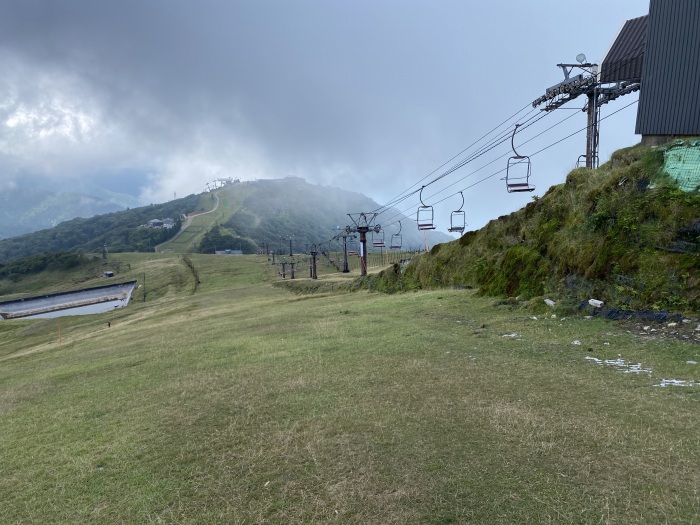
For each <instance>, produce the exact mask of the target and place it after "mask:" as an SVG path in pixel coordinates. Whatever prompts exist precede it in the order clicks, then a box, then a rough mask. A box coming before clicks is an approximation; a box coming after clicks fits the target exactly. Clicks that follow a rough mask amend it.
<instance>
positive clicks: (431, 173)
mask: <svg viewBox="0 0 700 525" xmlns="http://www.w3.org/2000/svg"><path fill="white" fill-rule="evenodd" d="M529 106H530V104H527V105H525V106H523V107H522V108H521V109H519V110H518V111H516V112H515V113H514V114H513V115H511V116H510V117H508V118H507V119H506V120H504V121H503V122H501V123H500V124H498V125H497V126H496V127H494V128H493V129H492V130H491V131H489V132H487V133H486V134H484V135H482V136H481V137H480V138H479V139H477V140H476V141H474V142H472V143H471V144H470V145H469V146H467V147H466V148H464V149H463V150H462V151H460V152H459V153H457V154H456V155H454V156H453V157H452V158H450V159H448V160H447V161H445V162H444V163H443V164H441V165H440V166H438V167H437V168H435V169H434V170H433V171H431V172H430V173H428V174H427V175H426V176H425V177H423V178H422V179H420V180H419V181H418V182H416V183H414V184H412V185H411V186H409V187H408V189H406V190H404V191H403V192H401V193H399V194H398V195H397V196H396V197H394V198H393V199H391V200H390V201H388V202H387V204H385V205H384V206H381V207H379V208H377V210H374V211H378V210H381V209H382V208H385V207H388V206H392V205H393V203H394V201H396V200H397V199H400V198H401V196H402V195H403V194H404V193H406V192H408V191H410V189H411V188H413V187H414V186H417V185H418V184H420V183H421V182H423V181H424V180H425V179H427V178H428V177H430V176H431V175H433V174H434V173H435V172H436V171H438V170H439V169H441V168H443V167H444V166H445V165H447V164H448V163H450V162H452V161H453V160H454V159H456V158H457V157H459V156H460V155H462V154H464V153H465V152H466V151H468V150H469V149H470V148H472V147H474V146H475V145H476V144H478V143H479V142H481V141H482V140H484V139H485V138H486V137H488V136H489V135H491V134H492V133H493V132H494V131H496V130H498V129H499V128H500V127H501V126H503V125H504V124H506V123H508V122H510V121H511V120H513V119H514V118H515V117H517V116H518V115H520V113H522V112H523V111H525V110H526V109H527V108H528V107H529ZM531 112H532V110H530V112H528V114H529V113H531Z"/></svg>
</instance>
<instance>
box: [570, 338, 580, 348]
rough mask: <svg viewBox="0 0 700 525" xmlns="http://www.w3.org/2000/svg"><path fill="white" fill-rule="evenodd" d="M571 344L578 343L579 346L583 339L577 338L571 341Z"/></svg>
mask: <svg viewBox="0 0 700 525" xmlns="http://www.w3.org/2000/svg"><path fill="white" fill-rule="evenodd" d="M571 344H572V345H577V346H578V345H580V344H581V341H579V340H578V339H576V340H575V341H571Z"/></svg>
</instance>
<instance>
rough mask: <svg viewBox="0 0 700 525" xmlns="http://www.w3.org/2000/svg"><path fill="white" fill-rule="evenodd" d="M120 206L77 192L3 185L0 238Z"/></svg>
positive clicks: (117, 208) (113, 209)
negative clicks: (6, 186) (58, 191)
mask: <svg viewBox="0 0 700 525" xmlns="http://www.w3.org/2000/svg"><path fill="white" fill-rule="evenodd" d="M123 209H124V208H123V207H122V206H119V205H118V204H115V203H113V202H110V201H108V200H104V199H101V198H97V197H91V196H88V195H82V194H80V193H57V192H53V191H48V190H40V189H35V188H20V187H18V188H5V189H3V190H2V191H0V239H6V238H9V237H15V236H17V235H22V234H24V233H30V232H34V231H37V230H43V229H46V228H51V227H53V226H55V225H57V224H59V223H61V222H64V221H67V220H70V219H74V218H76V217H85V218H89V217H93V216H95V215H101V214H104V213H110V212H114V211H119V210H123Z"/></svg>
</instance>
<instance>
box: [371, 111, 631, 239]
mask: <svg viewBox="0 0 700 525" xmlns="http://www.w3.org/2000/svg"><path fill="white" fill-rule="evenodd" d="M638 102H639V101H638V100H634V101H632V102H630V103H629V104H627V105H626V106H623V107H621V108H620V109H618V110H615V111H613V112H612V113H610V114H609V115H606V116H605V117H602V118H601V119H600V120H601V121H603V120H605V119H607V118H610V117H612V116H613V115H615V114H617V113H619V112H620V111H623V110H625V109H627V108H628V107H630V106H632V105H634V104H637V103H638ZM567 118H568V117H567ZM548 129H551V128H548ZM587 129H588V125H586V126H584V127H583V128H581V129H579V130H577V131H574V132H573V133H571V134H569V135H567V136H566V137H563V138H561V139H559V140H557V141H556V142H553V143H551V144H549V145H548V146H545V147H544V148H542V149H539V150H538V151H536V152H534V153H532V154H531V155H530V157H534V156H535V155H538V154H540V153H542V152H543V151H546V150H548V149H549V148H552V147H554V146H556V145H557V144H560V143H561V142H564V141H565V140H567V139H570V138H571V137H573V136H575V135H578V134H579V133H581V132H583V131H586V130H587ZM545 131H548V130H545ZM545 131H543V132H542V133H540V134H539V135H542V134H543V133H545ZM539 135H537V136H539ZM537 136H535V137H532V139H529V140H528V141H526V142H523V144H525V143H527V142H529V141H530V140H533V139H535V138H537ZM508 154H509V153H505V154H503V155H501V157H499V158H497V159H495V160H494V161H492V162H490V163H489V164H493V163H494V162H496V161H497V160H500V159H502V158H503V157H505V156H506V155H508ZM485 166H488V164H487V165H485ZM485 166H483V167H485ZM479 169H481V168H479ZM477 171H478V170H477ZM504 171H506V168H502V169H500V170H498V171H496V172H494V173H491V174H490V175H488V176H486V177H484V178H483V179H479V180H478V181H476V182H474V183H473V184H470V185H469V186H466V187H464V188H462V190H461V191H467V190H469V189H471V188H473V187H474V186H477V185H478V184H481V183H482V182H484V181H487V180H489V179H491V178H493V177H495V176H496V175H500V174H501V173H503V172H504ZM474 173H476V171H474V172H472V173H471V174H470V175H468V176H466V177H463V178H462V179H460V181H459V182H461V181H462V180H464V179H466V178H467V177H469V176H471V175H473V174H474ZM452 185H454V184H452ZM458 193H459V192H457V193H453V194H451V195H448V196H446V197H444V198H442V199H440V200H438V201H435V202H434V204H433V205H436V204H440V203H442V202H444V201H446V200H447V199H449V198H450V197H453V196H455V195H457V194H458ZM435 195H437V194H433V195H431V197H433V196H435ZM411 209H412V208H408V209H406V210H404V211H402V212H400V213H398V214H396V215H394V216H392V217H390V218H389V219H387V222H386V223H385V226H387V227H388V226H391V225H392V224H396V222H390V221H391V220H392V219H394V218H395V217H399V216H404V215H405V214H406V213H407V212H408V211H410V210H411Z"/></svg>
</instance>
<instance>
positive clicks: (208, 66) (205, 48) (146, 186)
mask: <svg viewBox="0 0 700 525" xmlns="http://www.w3.org/2000/svg"><path fill="white" fill-rule="evenodd" d="M647 11H648V0H615V1H614V2H610V1H609V0H590V1H589V2H587V3H585V4H581V3H572V2H569V3H567V2H561V1H555V0H536V1H535V0H533V1H522V0H489V1H488V2H476V1H468V0H460V1H457V0H344V1H340V0H337V1H336V0H246V1H241V0H197V1H194V0H120V1H113V2H107V1H100V0H63V1H60V2H58V1H55V0H22V1H16V2H3V3H2V5H1V6H0V70H1V71H2V75H0V191H2V188H3V187H8V185H11V184H13V183H17V182H18V181H21V180H22V179H25V180H33V181H37V180H42V179H46V180H49V181H52V182H53V183H56V182H59V181H60V182H61V183H62V184H65V187H73V186H75V185H76V184H77V183H79V184H80V185H83V186H85V187H87V186H89V185H103V186H106V187H109V188H110V189H112V190H122V191H126V192H130V193H132V194H134V195H137V196H138V197H139V198H140V199H141V201H142V202H144V203H148V202H162V201H164V200H168V199H170V198H172V196H173V194H174V193H177V195H178V196H184V195H186V194H189V193H199V192H201V191H203V190H204V189H205V184H206V183H207V182H209V181H212V180H214V179H216V178H220V177H235V178H240V179H243V180H253V179H258V178H280V177H286V176H299V177H303V178H305V179H306V180H307V181H309V182H312V183H318V184H325V185H333V186H338V187H341V188H345V189H348V190H353V191H359V192H361V193H364V194H365V195H367V196H369V197H372V198H373V199H375V200H376V201H377V202H379V203H382V204H384V203H387V202H389V201H391V200H392V199H393V198H394V197H396V196H399V195H402V194H403V195H405V194H406V193H405V192H408V193H409V195H410V196H409V197H408V198H407V199H405V200H402V201H401V202H400V203H399V204H398V205H397V206H398V208H399V209H400V210H401V211H406V213H407V214H409V215H414V214H415V208H416V206H417V205H418V204H419V202H418V197H419V195H418V194H411V192H412V191H414V190H415V189H416V188H420V186H421V185H423V184H426V183H427V182H430V181H432V180H434V179H435V178H436V177H437V176H439V175H441V174H442V173H444V172H445V171H446V170H447V169H448V168H450V167H451V166H452V165H453V164H454V163H456V162H458V161H459V160H461V159H464V158H466V156H467V155H469V154H470V153H473V152H475V151H477V150H478V147H479V145H480V144H481V145H484V144H487V143H488V140H489V139H488V137H487V138H486V139H484V141H482V142H481V143H478V142H477V141H478V140H479V139H480V138H482V137H484V135H485V134H487V133H488V132H489V131H491V130H493V129H494V128H497V129H498V130H501V132H503V130H505V131H504V132H505V133H507V132H508V130H510V129H513V126H514V124H515V123H516V122H518V121H519V120H520V121H523V122H524V121H528V120H527V119H530V120H529V121H528V122H531V123H532V125H531V126H530V127H529V128H527V129H525V130H524V131H523V133H522V134H521V133H519V134H518V137H517V138H516V148H517V149H518V150H519V153H521V154H532V153H534V152H537V151H539V150H542V149H543V148H545V147H547V146H552V147H550V148H548V149H546V150H544V151H541V152H539V153H537V154H536V155H534V156H533V157H532V176H533V182H534V183H535V184H536V185H537V191H536V192H535V194H537V195H541V194H543V193H544V192H545V191H546V190H547V188H548V187H549V186H551V185H552V184H557V183H559V182H562V181H563V179H564V177H565V176H566V173H567V172H568V171H569V170H570V169H571V168H572V167H573V166H574V164H575V162H576V159H577V157H578V156H579V155H580V154H582V153H585V133H579V134H577V135H575V136H573V137H571V138H569V139H566V140H564V141H562V142H561V143H559V144H556V145H553V144H554V143H556V142H557V141H559V140H561V139H563V138H564V137H566V136H567V135H570V134H571V133H574V132H575V131H578V130H580V129H582V128H584V127H585V124H586V120H585V114H584V113H582V112H580V111H576V110H574V109H573V108H579V109H580V108H581V107H582V106H583V101H580V103H578V102H579V101H578V100H577V101H574V102H572V103H571V104H570V106H567V107H570V108H572V109H562V110H558V111H555V112H552V113H551V114H547V115H546V116H545V118H542V119H541V120H537V119H538V118H539V117H541V116H543V114H542V113H541V112H539V111H534V112H531V110H532V107H531V106H530V103H531V102H532V101H533V100H534V99H536V98H537V97H538V96H540V95H541V94H543V93H544V90H545V88H547V87H549V86H551V85H553V84H556V83H557V82H559V81H561V80H562V79H563V75H562V72H561V70H560V69H559V68H557V67H556V64H558V63H561V62H572V63H573V62H575V57H576V55H578V54H579V53H585V54H586V56H587V58H588V60H589V61H600V60H602V58H603V56H604V54H605V52H606V50H607V49H608V47H609V46H610V44H611V43H612V41H613V39H614V38H615V36H616V34H617V31H618V30H619V28H620V26H621V24H622V23H623V22H624V21H625V20H626V19H629V18H634V17H637V16H641V15H644V14H646V13H647ZM635 99H636V95H630V96H627V97H623V98H621V99H619V100H617V101H615V102H614V103H611V104H608V105H607V106H605V107H603V109H602V117H603V118H604V119H605V120H604V121H603V122H602V124H601V145H600V157H601V161H605V160H607V158H608V157H609V156H610V154H611V153H612V152H613V151H615V150H616V149H618V148H620V147H625V146H630V145H633V144H635V143H637V142H638V141H639V137H637V136H635V135H634V123H635V118H636V107H637V106H636V104H632V105H631V106H630V107H627V108H626V109H622V108H623V107H624V106H627V105H628V104H630V103H633V102H634V101H635ZM521 110H522V111H521ZM618 110H620V111H619V112H618V113H615V114H613V112H615V111H618ZM511 117H512V118H511ZM565 119H566V120H565ZM501 123H504V124H503V127H502V128H498V126H499V125H500V124H501ZM552 126H553V127H552ZM550 128H551V129H550ZM497 134H498V131H496V132H495V134H494V135H491V137H495V136H496V135H497ZM528 140H529V142H526V141H528ZM475 142H476V145H474V146H472V147H471V148H468V147H469V146H470V145H472V144H474V143H475ZM520 144H524V145H523V146H519V145H520ZM465 148H468V149H467V151H466V152H465V153H464V154H463V155H462V156H457V157H456V158H455V159H454V160H453V161H451V162H450V159H452V158H453V157H454V156H455V155H456V154H458V153H459V152H461V151H462V150H464V149H465ZM509 151H510V145H509V144H506V143H504V144H502V145H501V146H499V147H498V148H495V149H493V150H491V151H489V152H488V153H486V154H485V155H483V156H481V157H479V158H477V159H475V160H474V161H472V162H470V163H468V164H467V165H466V166H464V167H463V168H461V169H459V170H457V171H455V172H454V173H452V174H450V175H447V176H445V177H443V178H441V179H440V180H439V181H437V182H435V183H433V184H430V185H429V186H428V187H426V189H425V190H424V192H423V197H424V201H426V204H433V203H435V209H436V223H437V225H438V227H439V228H441V229H443V230H444V229H446V228H447V227H448V226H449V214H450V213H449V212H450V210H451V209H453V208H456V207H458V206H459V205H460V204H461V197H460V196H459V191H460V190H464V197H465V201H466V203H465V208H464V209H465V211H466V212H467V221H468V223H469V226H470V227H474V228H476V227H480V226H482V225H483V224H484V223H485V222H487V221H488V220H489V219H492V218H495V217H497V216H498V215H501V214H503V213H507V212H510V211H512V210H515V209H517V208H519V207H521V206H522V205H523V204H525V203H526V202H528V201H529V200H530V199H531V198H532V195H533V194H507V193H506V191H505V186H504V183H503V181H501V180H499V179H500V177H502V176H503V174H502V173H498V172H499V170H502V169H503V168H504V167H505V164H506V159H507V157H508V152H509ZM445 163H446V164H445ZM443 164H444V166H443V167H442V168H439V167H440V166H442V165H443ZM437 168H439V169H437ZM436 169H437V171H434V170H436ZM484 178H485V179H486V180H484V181H483V182H481V183H479V184H476V185H474V183H475V182H477V181H479V180H481V179H484ZM431 201H432V202H431ZM357 211H364V210H348V212H357ZM387 219H388V218H387Z"/></svg>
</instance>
